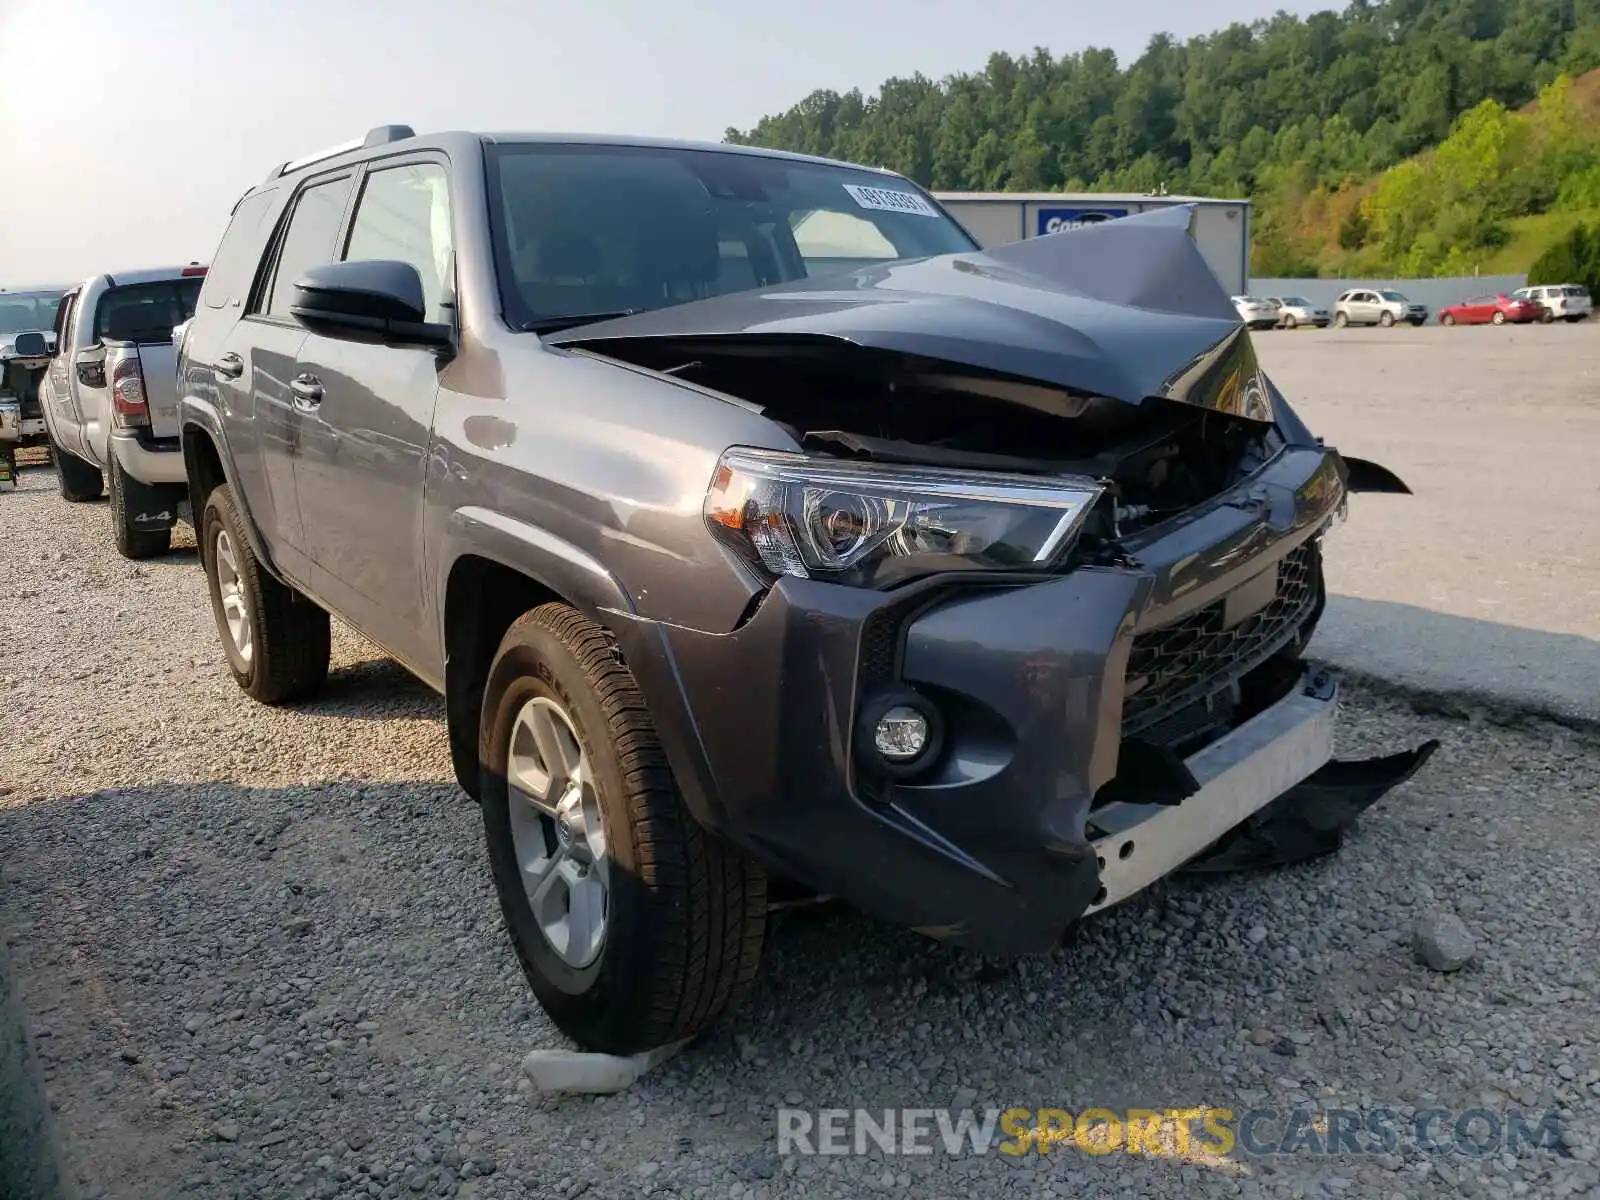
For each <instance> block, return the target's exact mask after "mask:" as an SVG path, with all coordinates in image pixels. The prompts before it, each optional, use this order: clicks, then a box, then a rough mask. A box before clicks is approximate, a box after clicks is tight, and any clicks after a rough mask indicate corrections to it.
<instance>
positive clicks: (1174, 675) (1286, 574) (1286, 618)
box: [1122, 541, 1322, 738]
mask: <svg viewBox="0 0 1600 1200" xmlns="http://www.w3.org/2000/svg"><path fill="white" fill-rule="evenodd" d="M1321 574H1322V563H1321V558H1320V553H1319V551H1318V549H1317V544H1316V542H1315V541H1310V542H1306V543H1305V544H1303V545H1301V546H1297V547H1296V548H1295V549H1293V550H1291V551H1290V552H1289V553H1288V554H1287V555H1285V556H1284V558H1283V559H1282V560H1281V562H1280V563H1279V567H1278V585H1277V591H1276V593H1275V594H1274V596H1273V598H1272V599H1271V600H1270V601H1268V602H1267V604H1266V605H1265V607H1263V608H1260V609H1258V610H1257V611H1255V612H1254V613H1251V614H1250V615H1249V616H1247V617H1245V618H1244V619H1243V620H1242V621H1240V622H1238V623H1237V624H1236V625H1234V626H1233V627H1232V628H1231V629H1230V628H1225V627H1224V624H1223V622H1224V617H1225V613H1226V606H1227V599H1226V597H1224V598H1223V599H1221V600H1218V601H1217V602H1216V603H1214V604H1210V605H1208V606H1207V607H1205V608H1202V609H1200V610H1199V611H1197V612H1193V613H1190V614H1189V615H1188V616H1186V617H1184V618H1183V619H1182V620H1179V621H1174V622H1173V623H1172V624H1171V625H1166V626H1163V627H1162V628H1160V629H1149V630H1146V631H1145V632H1143V633H1139V634H1135V635H1134V639H1133V646H1132V649H1131V650H1130V652H1129V655H1128V676H1127V679H1128V684H1127V694H1126V698H1125V699H1124V700H1123V704H1122V734H1123V737H1125V738H1126V737H1133V736H1135V735H1137V734H1139V733H1142V732H1144V731H1146V730H1148V729H1150V728H1151V727H1152V726H1154V725H1157V724H1159V723H1161V722H1162V721H1164V720H1165V719H1166V718H1168V717H1170V716H1172V715H1173V714H1175V713H1178V712H1180V711H1181V710H1183V709H1185V708H1187V707H1188V706H1190V705H1192V704H1195V703H1197V702H1199V701H1201V700H1204V699H1206V698H1207V697H1209V696H1212V695H1214V694H1215V693H1217V692H1219V691H1221V690H1223V689H1224V688H1226V687H1228V686H1229V685H1231V684H1232V683H1234V682H1235V681H1236V680H1238V679H1239V677H1240V676H1242V675H1244V674H1246V673H1247V672H1249V671H1251V670H1252V669H1254V668H1255V667H1257V666H1259V665H1260V664H1261V663H1263V662H1265V661H1266V660H1267V659H1269V658H1271V657H1272V656H1273V655H1274V654H1276V653H1277V652H1278V651H1279V650H1281V649H1282V648H1283V647H1284V646H1286V645H1288V644H1289V643H1290V642H1292V641H1294V640H1295V638H1296V637H1297V635H1298V634H1299V633H1300V630H1301V627H1302V626H1303V625H1304V624H1305V622H1306V619H1307V618H1308V617H1310V616H1311V615H1312V612H1313V611H1314V610H1315V608H1316V606H1317V593H1318V587H1319V581H1320V578H1321Z"/></svg>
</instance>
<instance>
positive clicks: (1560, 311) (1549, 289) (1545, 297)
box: [1511, 283, 1594, 325]
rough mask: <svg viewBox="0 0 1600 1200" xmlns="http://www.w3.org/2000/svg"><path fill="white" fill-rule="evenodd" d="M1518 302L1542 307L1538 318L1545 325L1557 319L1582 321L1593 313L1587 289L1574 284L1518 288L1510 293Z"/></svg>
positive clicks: (1551, 284) (1592, 302)
mask: <svg viewBox="0 0 1600 1200" xmlns="http://www.w3.org/2000/svg"><path fill="white" fill-rule="evenodd" d="M1511 294H1512V295H1513V296H1515V297H1516V298H1517V299H1519V300H1536V301H1538V302H1539V303H1540V304H1542V305H1544V312H1545V315H1544V316H1543V317H1541V318H1540V320H1542V321H1543V322H1544V323H1545V324H1546V325H1548V324H1550V322H1551V321H1554V320H1555V319H1556V318H1557V317H1559V318H1560V319H1561V320H1563V321H1582V320H1583V319H1584V318H1586V317H1587V316H1588V315H1589V314H1590V313H1592V312H1593V311H1594V301H1593V299H1591V298H1590V296H1589V289H1588V288H1586V287H1584V286H1582V285H1581V284H1576V283H1550V284H1544V285H1542V286H1540V287H1525V288H1519V289H1518V290H1517V291H1515V292H1512V293H1511Z"/></svg>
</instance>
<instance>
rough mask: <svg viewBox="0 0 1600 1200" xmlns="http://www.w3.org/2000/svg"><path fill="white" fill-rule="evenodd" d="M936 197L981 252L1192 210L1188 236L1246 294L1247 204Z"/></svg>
mask: <svg viewBox="0 0 1600 1200" xmlns="http://www.w3.org/2000/svg"><path fill="white" fill-rule="evenodd" d="M934 196H935V197H936V198H937V199H938V201H939V203H940V204H942V205H944V207H945V209H946V210H947V211H948V212H949V213H950V215H951V216H953V217H954V218H955V219H956V220H957V221H959V222H961V224H962V225H964V226H965V227H966V230H967V232H968V233H970V234H972V236H973V237H974V238H976V239H977V241H978V244H979V245H981V246H1000V245H1004V244H1005V243H1007V242H1018V241H1022V240H1023V239H1024V238H1033V237H1044V236H1046V235H1048V234H1052V233H1057V232H1060V231H1061V230H1063V229H1074V228H1076V227H1078V226H1079V225H1085V224H1090V223H1092V222H1097V221H1113V220H1115V219H1116V218H1118V217H1126V216H1131V215H1132V214H1133V213H1140V212H1148V211H1150V210H1151V209H1154V208H1168V207H1171V206H1172V205H1174V204H1192V205H1194V206H1195V216H1194V221H1193V223H1192V224H1191V225H1190V226H1189V234H1190V236H1191V237H1193V238H1194V240H1195V244H1196V245H1197V246H1199V247H1200V253H1201V254H1203V255H1204V256H1205V260H1206V262H1207V264H1209V266H1210V267H1211V270H1212V271H1213V272H1214V273H1215V275H1216V277H1217V279H1218V281H1219V282H1220V283H1221V284H1222V286H1223V287H1224V288H1226V289H1227V290H1228V293H1229V294H1230V295H1235V296H1237V295H1242V294H1243V293H1244V292H1246V291H1247V290H1248V286H1249V285H1248V280H1249V278H1250V201H1248V200H1217V199H1212V198H1210V197H1204V196H1139V195H1132V194H1127V195H1121V194H1117V193H1111V192H935V193H934Z"/></svg>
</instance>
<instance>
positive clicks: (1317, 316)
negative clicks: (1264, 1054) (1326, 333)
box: [1267, 296, 1333, 329]
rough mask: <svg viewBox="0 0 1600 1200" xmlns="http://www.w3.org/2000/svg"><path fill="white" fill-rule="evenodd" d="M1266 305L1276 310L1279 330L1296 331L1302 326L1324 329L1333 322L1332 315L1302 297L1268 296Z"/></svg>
mask: <svg viewBox="0 0 1600 1200" xmlns="http://www.w3.org/2000/svg"><path fill="white" fill-rule="evenodd" d="M1267 303H1268V304H1270V305H1272V306H1273V307H1274V308H1275V309H1276V310H1277V313H1278V328H1279V329H1298V328H1300V327H1301V326H1302V325H1311V326H1313V327H1315V328H1317V329H1326V328H1327V327H1328V324H1329V322H1331V321H1332V320H1333V314H1332V313H1330V312H1329V311H1328V310H1327V309H1325V308H1318V307H1317V306H1316V305H1314V304H1312V303H1311V301H1309V300H1307V299H1306V298H1305V297H1304V296H1268V297H1267Z"/></svg>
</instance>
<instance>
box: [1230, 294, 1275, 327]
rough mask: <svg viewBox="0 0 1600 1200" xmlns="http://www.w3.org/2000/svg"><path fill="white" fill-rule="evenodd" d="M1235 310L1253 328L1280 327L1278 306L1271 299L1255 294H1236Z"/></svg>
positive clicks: (1234, 299)
mask: <svg viewBox="0 0 1600 1200" xmlns="http://www.w3.org/2000/svg"><path fill="white" fill-rule="evenodd" d="M1231 299H1232V300H1233V307H1234V311H1236V312H1237V313H1238V314H1239V319H1240V320H1241V321H1243V322H1244V323H1245V324H1246V325H1247V326H1249V327H1250V328H1251V329H1276V328H1277V327H1278V308H1277V306H1276V305H1275V304H1273V303H1272V301H1270V300H1262V299H1259V298H1258V297H1255V296H1234V297H1231Z"/></svg>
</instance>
